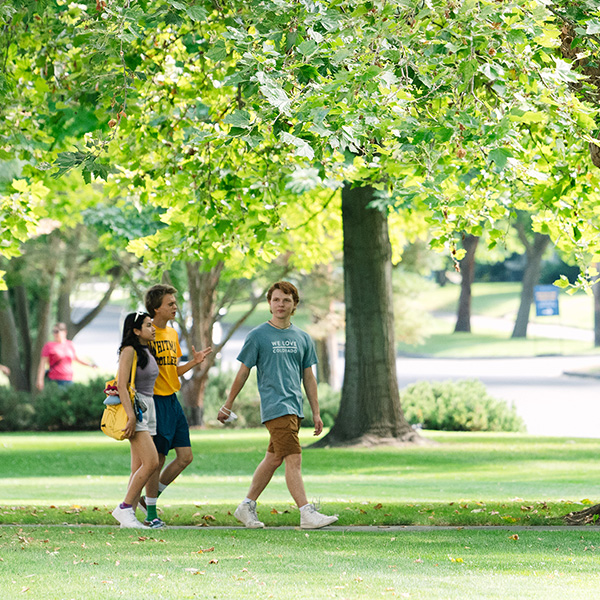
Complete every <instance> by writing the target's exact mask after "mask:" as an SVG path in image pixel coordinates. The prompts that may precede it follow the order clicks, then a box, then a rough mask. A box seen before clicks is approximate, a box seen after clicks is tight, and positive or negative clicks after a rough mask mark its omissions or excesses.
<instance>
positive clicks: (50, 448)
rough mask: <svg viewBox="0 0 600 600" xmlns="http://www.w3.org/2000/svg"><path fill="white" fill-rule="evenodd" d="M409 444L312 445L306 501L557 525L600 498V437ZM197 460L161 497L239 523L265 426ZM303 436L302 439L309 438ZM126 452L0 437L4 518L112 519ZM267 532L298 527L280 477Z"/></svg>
mask: <svg viewBox="0 0 600 600" xmlns="http://www.w3.org/2000/svg"><path fill="white" fill-rule="evenodd" d="M424 436H425V437H426V438H428V439H429V440H432V441H434V442H436V443H433V444H430V445H425V446H412V447H407V448H386V447H381V448H369V449H356V448H354V449H348V448H344V449H309V450H306V451H305V453H304V456H303V463H304V467H303V470H304V477H305V483H306V488H307V493H308V495H309V498H311V499H315V500H320V501H321V503H322V505H323V507H324V509H326V510H328V511H330V512H337V513H338V514H339V515H340V525H348V526H351V525H357V524H363V525H373V524H375V525H398V524H402V525H409V524H422V525H425V524H432V525H457V526H460V525H469V524H491V525H503V524H507V523H508V524H515V523H516V524H522V525H527V524H537V525H541V524H559V523H560V521H559V520H558V517H560V516H561V515H564V514H566V513H567V512H570V511H571V510H577V509H579V508H581V506H580V505H577V504H574V503H578V502H584V503H587V502H588V501H592V500H593V499H594V498H599V497H600V484H599V483H598V482H599V481H600V462H599V461H598V460H597V456H598V453H599V452H600V440H595V439H575V440H571V439H563V438H537V437H534V436H528V435H525V434H488V433H446V432H425V433H424ZM192 439H193V451H194V456H195V458H194V462H193V463H192V465H191V466H190V467H189V468H188V469H186V471H185V472H184V473H183V474H182V475H181V477H180V478H179V479H178V480H177V482H176V483H175V484H174V485H172V486H170V487H169V488H168V490H167V491H166V492H165V493H164V494H163V496H161V500H160V503H159V505H160V509H161V510H162V511H163V516H164V518H165V519H166V520H168V521H169V522H170V523H172V524H178V525H199V524H208V525H211V524H212V525H235V524H236V522H235V520H234V519H233V517H232V516H231V514H230V513H232V512H233V509H234V508H235V506H236V505H237V504H238V502H239V501H240V500H241V499H242V498H243V497H244V495H245V493H246V491H247V488H248V485H249V483H250V479H251V476H252V473H253V471H254V468H255V466H256V465H257V464H258V462H259V461H260V459H261V458H262V456H263V455H264V451H265V449H266V445H267V435H266V431H265V430H262V429H259V430H203V431H195V432H193V436H192ZM311 439H312V437H311V431H310V430H309V429H306V430H302V442H303V443H304V444H309V443H310V442H311ZM128 468H129V448H128V445H127V443H126V442H123V443H119V442H116V441H114V440H111V439H109V438H106V437H105V436H103V435H102V434H100V433H56V434H3V435H1V436H0V479H1V480H2V486H0V506H1V507H2V508H1V509H0V523H37V522H44V523H48V524H50V523H62V522H64V521H67V522H69V523H96V524H111V523H113V519H112V517H111V515H110V514H109V512H110V510H112V508H113V507H114V505H115V504H116V503H117V502H119V501H120V500H122V497H123V495H124V491H125V486H126V482H127V476H128ZM259 515H260V516H261V518H263V520H264V521H265V522H266V523H267V524H268V525H273V526H277V525H296V524H297V522H298V512H297V509H296V508H295V507H293V506H292V504H291V499H290V497H289V494H288V491H287V488H286V486H285V481H284V476H283V470H281V472H279V471H278V472H277V473H276V475H275V477H274V479H273V481H272V482H271V484H270V485H269V487H268V488H267V490H266V491H265V492H264V494H263V495H262V496H261V498H260V502H259Z"/></svg>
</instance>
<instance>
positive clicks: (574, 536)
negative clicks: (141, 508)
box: [0, 527, 600, 600]
mask: <svg viewBox="0 0 600 600" xmlns="http://www.w3.org/2000/svg"><path fill="white" fill-rule="evenodd" d="M144 533H146V534H147V533H148V532H144ZM599 551H600V532H598V531H592V530H586V531H583V532H581V531H520V532H518V533H516V534H515V533H513V532H510V531H506V530H488V531H467V530H442V531H393V532H390V531H385V530H381V531H374V532H371V533H358V532H332V531H316V532H304V531H299V530H287V531H277V530H243V529H237V530H214V529H213V530H211V529H203V530H174V529H171V530H165V531H162V532H160V533H157V532H152V534H151V535H139V534H136V533H133V532H131V531H126V530H117V529H112V528H92V529H90V528H85V527H84V528H56V527H41V528H17V527H3V528H1V529H0V561H1V562H0V588H1V589H2V598H3V599H4V600H12V599H16V598H19V599H20V598H35V599H36V600H47V599H48V600H54V599H58V598H95V599H97V600H102V599H112V598H156V599H158V598H161V599H162V598H164V599H173V598H176V599H184V598H211V599H212V598H216V599H221V600H230V599H232V598H236V599H257V598H274V599H277V600H289V599H290V598H293V599H294V600H319V599H322V598H323V599H324V598H340V599H342V598H343V599H347V600H354V599H372V598H411V599H423V600H424V599H428V600H429V599H432V598H434V599H435V598H440V599H442V598H443V599H449V598H456V599H460V600H469V599H473V600H480V599H481V598H487V599H496V598H498V599H503V600H504V599H506V598H519V599H527V598H544V600H547V599H557V600H558V599H560V600H564V598H575V599H587V598H589V599H590V600H591V599H595V598H597V596H598V586H599V585H600V573H599V571H598V568H597V564H598V552H599Z"/></svg>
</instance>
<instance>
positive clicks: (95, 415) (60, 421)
mask: <svg viewBox="0 0 600 600" xmlns="http://www.w3.org/2000/svg"><path fill="white" fill-rule="evenodd" d="M105 383H106V378H105V377H97V378H95V379H91V380H90V381H88V382H87V383H74V384H73V385H70V386H68V387H59V386H57V385H54V384H52V383H47V384H46V385H45V386H44V390H43V391H42V392H40V393H39V394H38V395H37V396H36V397H35V406H34V407H35V425H36V429H40V430H42V431H90V430H95V429H99V428H100V419H101V417H102V411H103V409H104V405H103V404H102V402H103V401H104V398H105V396H104V393H103V390H104V384H105Z"/></svg>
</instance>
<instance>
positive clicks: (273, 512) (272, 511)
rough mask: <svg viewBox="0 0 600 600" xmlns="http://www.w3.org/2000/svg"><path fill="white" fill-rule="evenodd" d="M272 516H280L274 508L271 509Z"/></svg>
mask: <svg viewBox="0 0 600 600" xmlns="http://www.w3.org/2000/svg"><path fill="white" fill-rule="evenodd" d="M271 514H272V515H278V514H279V511H278V510H277V509H276V508H272V509H271Z"/></svg>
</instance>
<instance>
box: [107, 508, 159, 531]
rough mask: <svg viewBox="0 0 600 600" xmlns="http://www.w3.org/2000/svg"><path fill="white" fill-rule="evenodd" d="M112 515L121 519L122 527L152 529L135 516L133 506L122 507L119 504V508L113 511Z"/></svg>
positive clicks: (118, 519)
mask: <svg viewBox="0 0 600 600" xmlns="http://www.w3.org/2000/svg"><path fill="white" fill-rule="evenodd" d="M112 516H113V517H114V518H115V519H116V520H117V521H119V523H120V524H121V527H125V528H128V529H150V527H147V526H146V525H144V524H143V523H140V522H139V521H138V520H137V519H136V518H135V513H134V512H133V508H121V507H120V506H117V508H115V510H113V511H112Z"/></svg>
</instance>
